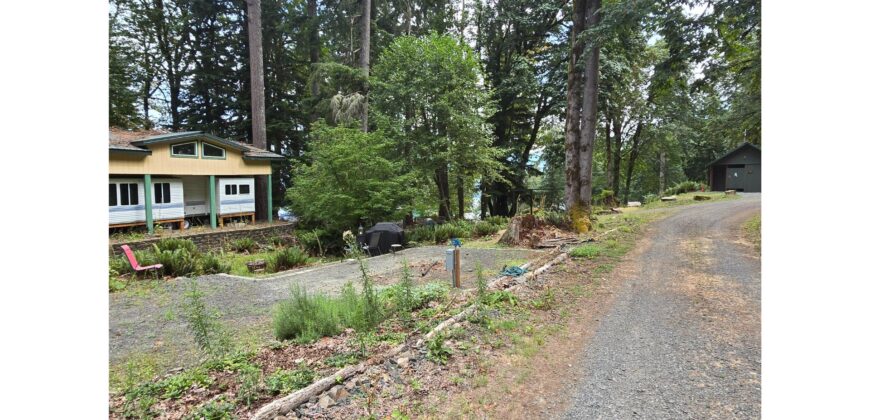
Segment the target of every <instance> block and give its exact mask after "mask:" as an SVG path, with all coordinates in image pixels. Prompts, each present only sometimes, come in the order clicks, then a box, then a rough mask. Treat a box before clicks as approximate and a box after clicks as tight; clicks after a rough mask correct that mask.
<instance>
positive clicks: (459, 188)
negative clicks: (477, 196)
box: [456, 176, 465, 219]
mask: <svg viewBox="0 0 870 420" xmlns="http://www.w3.org/2000/svg"><path fill="white" fill-rule="evenodd" d="M456 208H457V212H456V215H457V216H458V217H459V218H460V219H464V218H465V185H463V179H462V176H457V177H456Z"/></svg>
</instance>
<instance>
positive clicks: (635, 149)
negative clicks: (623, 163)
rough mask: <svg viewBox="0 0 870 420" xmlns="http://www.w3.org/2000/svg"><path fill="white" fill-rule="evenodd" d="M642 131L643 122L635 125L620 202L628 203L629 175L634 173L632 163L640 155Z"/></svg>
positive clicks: (629, 190)
mask: <svg viewBox="0 0 870 420" xmlns="http://www.w3.org/2000/svg"><path fill="white" fill-rule="evenodd" d="M642 131H643V123H639V124H638V125H637V129H636V130H635V132H634V135H633V136H632V137H631V152H629V154H628V168H627V169H626V172H625V192H624V193H623V197H622V202H623V203H628V195H629V193H631V176H632V175H633V173H634V163H635V162H636V161H637V157H638V155H640V135H641V132H642Z"/></svg>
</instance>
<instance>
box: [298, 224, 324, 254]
mask: <svg viewBox="0 0 870 420" xmlns="http://www.w3.org/2000/svg"><path fill="white" fill-rule="evenodd" d="M324 233H325V232H324V231H323V229H313V230H300V231H297V232H296V239H298V240H299V244H300V245H302V247H303V248H305V249H307V250H308V251H309V252H311V251H314V250H317V255H320V256H323V243H322V242H321V241H320V238H321V237H322V236H323V235H324Z"/></svg>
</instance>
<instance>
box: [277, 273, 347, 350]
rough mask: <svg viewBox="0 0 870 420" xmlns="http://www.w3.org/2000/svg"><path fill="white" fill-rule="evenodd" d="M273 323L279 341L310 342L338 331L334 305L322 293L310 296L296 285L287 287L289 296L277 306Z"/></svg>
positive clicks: (337, 319) (336, 313) (335, 306)
mask: <svg viewBox="0 0 870 420" xmlns="http://www.w3.org/2000/svg"><path fill="white" fill-rule="evenodd" d="M273 323H274V328H275V337H276V338H278V339H279V340H292V339H296V340H298V341H300V342H310V341H314V340H316V339H318V338H320V337H323V336H330V335H335V334H338V333H339V332H341V328H340V326H339V317H338V311H337V305H335V304H334V302H332V301H331V300H330V299H329V298H328V297H326V296H323V295H319V294H318V295H314V296H309V295H308V293H307V292H306V291H305V290H304V289H302V288H301V287H300V286H299V285H298V284H294V285H293V286H292V287H291V288H290V298H289V299H288V300H285V301H283V302H280V303H279V304H278V305H277V307H276V310H275V315H274V319H273Z"/></svg>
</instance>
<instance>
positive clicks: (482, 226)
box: [471, 220, 500, 236]
mask: <svg viewBox="0 0 870 420" xmlns="http://www.w3.org/2000/svg"><path fill="white" fill-rule="evenodd" d="M499 229H500V228H499V226H498V225H497V224H495V223H490V222H488V221H486V220H482V221H480V222H477V223H475V224H474V227H473V228H472V229H471V233H472V234H473V235H474V236H489V235H492V234H494V233H496V232H498V231H499Z"/></svg>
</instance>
